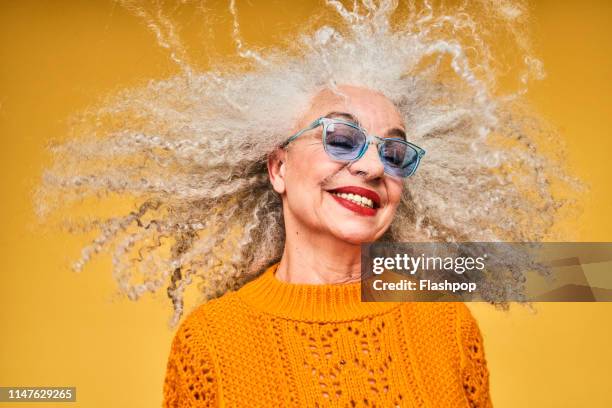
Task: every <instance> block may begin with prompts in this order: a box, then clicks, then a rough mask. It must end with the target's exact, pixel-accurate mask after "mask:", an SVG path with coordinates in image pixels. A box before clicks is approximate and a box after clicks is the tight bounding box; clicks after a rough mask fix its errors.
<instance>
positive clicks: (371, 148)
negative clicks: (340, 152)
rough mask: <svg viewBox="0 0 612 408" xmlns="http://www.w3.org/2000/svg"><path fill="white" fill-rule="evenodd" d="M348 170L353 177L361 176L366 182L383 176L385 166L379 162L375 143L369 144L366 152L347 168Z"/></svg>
mask: <svg viewBox="0 0 612 408" xmlns="http://www.w3.org/2000/svg"><path fill="white" fill-rule="evenodd" d="M348 170H349V171H350V172H351V174H352V175H354V176H362V177H364V178H365V179H366V180H376V179H379V178H381V177H382V176H383V175H384V174H385V166H384V165H383V164H382V162H381V161H380V157H379V156H378V149H377V146H376V144H375V143H370V144H369V145H368V147H367V150H366V152H365V153H364V154H363V156H361V158H360V159H359V160H357V161H354V162H352V163H351V164H350V165H349V166H348Z"/></svg>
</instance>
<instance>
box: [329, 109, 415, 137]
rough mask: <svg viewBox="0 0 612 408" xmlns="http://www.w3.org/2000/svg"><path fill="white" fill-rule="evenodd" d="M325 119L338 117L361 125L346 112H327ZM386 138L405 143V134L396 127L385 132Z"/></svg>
mask: <svg viewBox="0 0 612 408" xmlns="http://www.w3.org/2000/svg"><path fill="white" fill-rule="evenodd" d="M324 117H325V118H337V117H340V118H342V119H346V120H348V121H350V122H353V123H355V124H357V125H359V126H361V123H359V120H358V119H357V118H356V117H355V116H354V115H353V114H351V113H348V112H336V111H333V112H329V113H328V114H327V115H325V116H324ZM385 136H386V137H393V138H400V139H403V140H404V141H406V140H407V139H406V132H404V130H403V129H400V128H398V127H394V128H391V129H389V130H387V132H386V133H385Z"/></svg>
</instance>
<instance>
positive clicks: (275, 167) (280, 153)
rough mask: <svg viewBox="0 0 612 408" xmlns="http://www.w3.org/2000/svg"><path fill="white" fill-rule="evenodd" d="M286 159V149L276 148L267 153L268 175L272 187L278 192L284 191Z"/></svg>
mask: <svg viewBox="0 0 612 408" xmlns="http://www.w3.org/2000/svg"><path fill="white" fill-rule="evenodd" d="M286 159H287V151H286V150H285V149H282V148H278V149H276V150H274V151H273V152H272V153H270V154H269V155H268V177H269V178H270V183H271V184H272V188H274V191H276V192H277V193H279V194H283V193H284V192H285V171H286V162H287V160H286Z"/></svg>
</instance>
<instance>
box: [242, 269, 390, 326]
mask: <svg viewBox="0 0 612 408" xmlns="http://www.w3.org/2000/svg"><path fill="white" fill-rule="evenodd" d="M278 265H279V263H276V264H274V265H272V266H270V267H269V268H268V269H267V270H266V271H265V272H264V273H263V274H262V275H260V276H259V277H258V278H256V279H255V280H253V281H251V282H249V283H247V284H246V285H244V286H243V287H242V288H240V289H239V290H238V292H237V295H238V296H240V298H241V299H242V300H243V301H244V302H245V303H247V304H249V305H250V306H252V307H254V308H255V309H257V310H259V311H261V312H264V313H268V314H272V315H275V316H278V317H282V318H286V319H291V320H300V321H319V322H338V321H349V320H358V319H363V318H366V317H370V316H375V315H379V314H383V313H386V312H388V311H389V310H391V309H393V308H395V307H397V306H399V303H394V302H362V301H361V283H360V282H354V283H344V284H318V285H317V284H302V283H287V282H283V281H281V280H279V279H277V278H276V276H275V273H276V270H277V268H278Z"/></svg>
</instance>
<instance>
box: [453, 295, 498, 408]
mask: <svg viewBox="0 0 612 408" xmlns="http://www.w3.org/2000/svg"><path fill="white" fill-rule="evenodd" d="M457 309H458V310H457V337H458V341H459V346H460V349H461V376H462V381H463V389H464V391H465V395H466V398H467V401H468V403H469V405H468V406H469V407H471V408H490V407H492V402H491V396H490V394H489V371H488V369H487V363H486V360H485V355H484V348H483V339H482V334H481V333H480V329H479V328H478V324H477V323H476V320H475V319H474V316H472V313H471V312H470V310H469V309H468V307H467V306H466V305H465V304H463V303H457Z"/></svg>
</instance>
